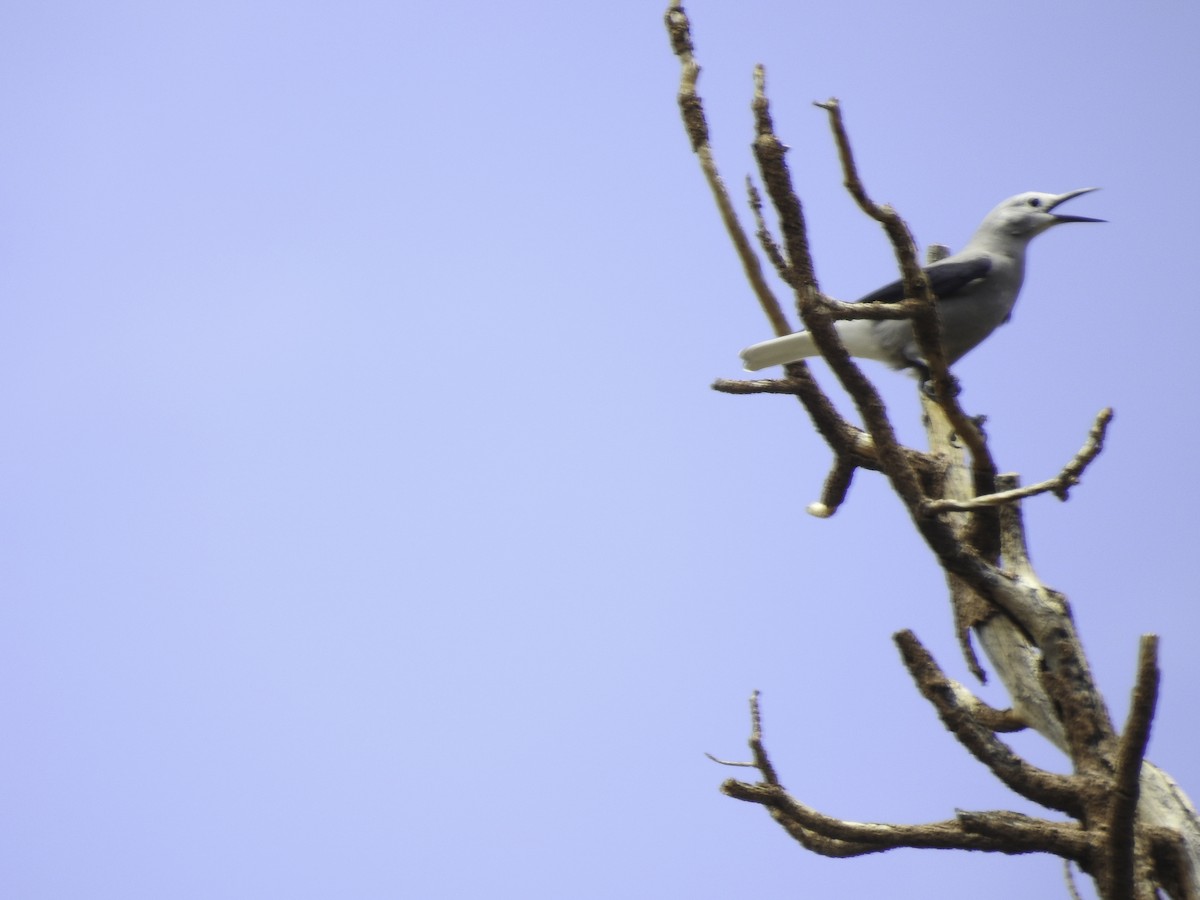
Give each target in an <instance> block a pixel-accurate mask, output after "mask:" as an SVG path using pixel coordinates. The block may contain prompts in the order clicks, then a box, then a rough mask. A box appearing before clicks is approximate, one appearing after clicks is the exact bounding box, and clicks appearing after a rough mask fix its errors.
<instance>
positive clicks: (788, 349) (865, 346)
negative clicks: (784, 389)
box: [742, 319, 894, 372]
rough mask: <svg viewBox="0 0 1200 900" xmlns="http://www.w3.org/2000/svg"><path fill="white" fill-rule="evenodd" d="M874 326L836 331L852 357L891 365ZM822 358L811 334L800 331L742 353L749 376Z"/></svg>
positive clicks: (843, 326) (858, 324)
mask: <svg viewBox="0 0 1200 900" xmlns="http://www.w3.org/2000/svg"><path fill="white" fill-rule="evenodd" d="M874 325H875V323H874V322H872V321H870V320H869V319H854V320H851V321H848V322H838V323H837V324H836V325H834V328H836V329H837V333H838V337H840V338H841V339H842V343H843V344H845V345H846V350H848V351H849V353H850V355H851V356H857V357H860V358H862V359H879V360H883V361H884V362H890V361H891V359H892V357H891V356H890V355H889V353H888V350H887V349H886V348H884V347H881V346H880V344H879V340H878V338H877V337H876V336H875V331H874ZM819 355H820V354H819V352H818V351H817V346H816V344H814V343H813V339H812V335H810V334H809V333H808V332H807V331H797V332H796V333H795V334H785V335H784V336H783V337H777V338H772V339H771V340H769V341H763V342H762V343H761V344H755V345H754V346H752V347H747V348H746V349H745V350H743V351H742V362H743V363H744V364H745V366H746V371H747V372H757V371H758V370H759V369H766V368H768V367H769V366H781V365H783V364H784V363H790V362H798V361H799V360H802V359H808V358H809V357H812V356H819ZM893 364H894V363H893Z"/></svg>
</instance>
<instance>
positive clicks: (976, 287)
mask: <svg viewBox="0 0 1200 900" xmlns="http://www.w3.org/2000/svg"><path fill="white" fill-rule="evenodd" d="M1094 190H1097V189H1096V188H1080V189H1079V190H1077V191H1067V193H1065V194H1041V193H1038V192H1036V191H1030V192H1029V193H1026V194H1017V196H1015V197H1009V198H1008V199H1007V200H1005V201H1004V202H1003V203H1001V204H1000V205H999V206H997V207H996V208H995V209H993V210H992V211H991V212H990V213H988V214H987V217H986V218H985V219H984V220H983V222H982V224H980V226H979V229H978V230H977V231H976V232H975V235H974V236H973V237H972V238H971V240H970V241H968V242H967V245H966V246H965V247H963V248H962V250H960V251H959V252H958V253H955V254H954V255H953V256H947V257H946V258H945V259H943V260H939V261H938V262H935V263H933V264H932V265H930V266H928V267H927V268H926V269H925V275H926V276H927V277H928V278H929V286H930V288H931V289H932V290H933V295H934V296H935V297H936V298H937V302H938V303H937V308H938V318H939V319H940V320H941V325H942V347H943V349H944V350H945V352H946V361H947V362H948V363H954V362H956V361H957V360H959V359H961V358H962V357H963V356H964V355H965V354H966V353H967V351H968V350H971V349H972V348H973V347H975V346H976V345H977V344H978V343H979V342H980V341H982V340H983V339H984V338H986V337H987V336H988V335H989V334H991V333H992V332H993V331H995V330H996V328H998V327H999V326H1000V325H1003V324H1004V323H1005V322H1007V321H1008V319H1009V316H1010V315H1012V308H1013V304H1015V303H1016V302H1017V294H1019V293H1020V291H1021V281H1022V279H1024V277H1025V248H1026V247H1028V246H1029V242H1030V241H1031V240H1033V239H1034V238H1035V237H1036V236H1037V235H1039V234H1041V233H1042V232H1043V231H1046V230H1047V229H1050V228H1053V227H1054V226H1055V225H1060V224H1062V223H1063V222H1103V221H1104V220H1103V219H1089V218H1087V217H1085V216H1064V215H1059V214H1057V213H1055V212H1054V209H1055V207H1057V206H1058V205H1059V204H1060V203H1062V202H1064V201H1066V200H1070V199H1071V198H1072V197H1078V196H1079V195H1080V194H1086V193H1088V192H1089V191H1094ZM903 299H904V284H903V283H902V282H900V281H894V282H892V283H891V284H889V285H886V286H884V287H881V288H879V290H877V291H872V292H871V293H869V294H867V295H866V296H865V297H863V298H862V299H861V300H859V301H858V302H859V303H893V302H896V301H899V300H903ZM835 327H836V328H837V332H838V336H839V337H841V339H842V343H843V344H845V345H846V349H847V350H848V351H850V355H851V356H858V357H862V358H864V359H877V360H880V361H881V362H885V363H887V364H888V365H890V366H891V367H892V368H894V369H905V368H914V369H916V370H917V371H918V372H920V373H921V374H922V375H927V374H928V372H927V369H926V367H925V362H924V360H923V359H922V358H921V351H920V348H919V347H918V346H917V341H916V338H915V337H914V335H913V329H912V323H911V322H910V321H909V320H907V319H883V320H877V321H872V320H870V319H851V320H846V321H841V322H838V323H837V324H836V326H835ZM817 355H819V353H818V351H817V348H816V345H815V344H814V343H813V339H812V336H811V335H810V334H809V333H808V332H807V331H798V332H796V333H795V334H789V335H785V336H784V337H778V338H775V339H773V340H770V341H763V342H762V343H761V344H755V345H754V346H752V347H747V348H746V349H745V350H743V351H742V361H743V362H744V363H745V364H746V370H747V371H750V372H756V371H758V370H759V369H765V368H767V367H768V366H777V365H781V364H782V363H789V362H796V361H797V360H801V359H807V358H808V357H810V356H817Z"/></svg>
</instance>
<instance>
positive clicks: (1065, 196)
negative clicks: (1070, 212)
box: [1046, 188, 1107, 222]
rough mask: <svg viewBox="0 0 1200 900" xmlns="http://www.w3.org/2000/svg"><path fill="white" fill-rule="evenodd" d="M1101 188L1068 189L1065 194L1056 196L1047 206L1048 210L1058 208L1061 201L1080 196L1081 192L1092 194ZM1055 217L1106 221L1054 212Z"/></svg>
mask: <svg viewBox="0 0 1200 900" xmlns="http://www.w3.org/2000/svg"><path fill="white" fill-rule="evenodd" d="M1098 190H1100V188H1080V189H1079V190H1077V191H1067V192H1066V193H1065V194H1059V195H1058V196H1057V197H1055V198H1054V202H1053V203H1051V204H1050V205H1049V206H1047V207H1046V212H1050V210H1052V209H1055V208H1057V206H1058V205H1059V204H1060V203H1066V202H1067V201H1068V200H1070V199H1071V198H1072V197H1078V196H1079V195H1080V194H1090V193H1091V192H1092V191H1098ZM1054 218H1056V219H1058V221H1060V222H1104V221H1107V220H1106V219H1092V218H1089V217H1087V216H1064V215H1061V214H1060V213H1054Z"/></svg>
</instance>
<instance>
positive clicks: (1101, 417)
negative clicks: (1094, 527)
mask: <svg viewBox="0 0 1200 900" xmlns="http://www.w3.org/2000/svg"><path fill="white" fill-rule="evenodd" d="M1112 420H1113V411H1112V410H1111V409H1109V408H1105V409H1102V410H1100V412H1099V414H1097V416H1096V420H1095V422H1093V423H1092V427H1091V430H1090V431H1089V432H1088V437H1087V440H1086V441H1085V442H1084V444H1083V446H1082V447H1081V448H1080V449H1079V452H1078V453H1076V454H1075V457H1074V458H1073V459H1072V460H1071V461H1070V462H1069V463H1067V464H1066V465H1065V466H1064V467H1063V470H1062V471H1061V472H1059V473H1058V474H1057V475H1056V476H1054V477H1053V478H1048V479H1047V480H1045V481H1039V482H1038V483H1037V484H1030V485H1026V486H1025V487H1020V488H1014V489H1013V490H1010V491H997V492H995V493H992V494H984V495H983V496H982V497H975V498H973V499H970V500H927V501H925V503H924V504H923V511H924V512H926V513H929V514H935V513H942V512H969V511H971V510H976V509H984V508H987V507H990V506H1003V505H1005V504H1006V503H1013V502H1015V501H1017V500H1024V499H1025V498H1027V497H1036V496H1037V495H1038V494H1048V493H1053V494H1054V496H1056V497H1058V499H1059V500H1066V499H1067V494H1068V492H1069V491H1070V489H1071V488H1073V487H1074V486H1075V485H1077V484H1079V480H1080V478H1081V477H1082V475H1083V472H1084V470H1085V469H1086V468H1087V467H1088V466H1089V465H1091V464H1092V462H1093V461H1094V460H1095V459H1096V457H1097V456H1099V455H1100V451H1101V450H1103V449H1104V437H1105V434H1106V432H1107V431H1108V425H1109V423H1110V422H1111V421H1112Z"/></svg>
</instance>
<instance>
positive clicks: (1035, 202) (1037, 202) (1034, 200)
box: [1029, 197, 1042, 206]
mask: <svg viewBox="0 0 1200 900" xmlns="http://www.w3.org/2000/svg"><path fill="white" fill-rule="evenodd" d="M1029 205H1030V206H1041V205H1042V201H1041V200H1040V199H1038V198H1037V197H1030V198H1029Z"/></svg>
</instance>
